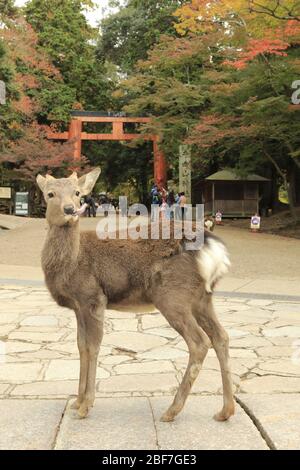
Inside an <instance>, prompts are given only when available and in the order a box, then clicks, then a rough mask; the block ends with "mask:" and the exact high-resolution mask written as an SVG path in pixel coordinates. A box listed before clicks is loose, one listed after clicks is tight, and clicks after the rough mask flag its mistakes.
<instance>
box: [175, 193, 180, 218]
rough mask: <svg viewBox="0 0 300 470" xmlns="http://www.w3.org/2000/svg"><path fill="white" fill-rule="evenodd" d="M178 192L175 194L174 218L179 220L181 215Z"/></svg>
mask: <svg viewBox="0 0 300 470" xmlns="http://www.w3.org/2000/svg"><path fill="white" fill-rule="evenodd" d="M180 194H181V193H177V194H176V196H175V219H176V220H180V216H181V213H180V205H179V201H180Z"/></svg>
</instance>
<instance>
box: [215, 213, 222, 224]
mask: <svg viewBox="0 0 300 470" xmlns="http://www.w3.org/2000/svg"><path fill="white" fill-rule="evenodd" d="M215 220H216V224H217V225H220V224H221V223H222V212H220V211H218V212H216V215H215Z"/></svg>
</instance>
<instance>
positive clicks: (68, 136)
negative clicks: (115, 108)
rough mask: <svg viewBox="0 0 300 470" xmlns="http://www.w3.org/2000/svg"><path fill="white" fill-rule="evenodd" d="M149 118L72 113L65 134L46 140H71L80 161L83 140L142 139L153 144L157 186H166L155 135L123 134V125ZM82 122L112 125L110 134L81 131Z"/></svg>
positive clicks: (84, 112)
mask: <svg viewBox="0 0 300 470" xmlns="http://www.w3.org/2000/svg"><path fill="white" fill-rule="evenodd" d="M150 121H151V118H148V117H123V116H109V115H107V116H103V115H101V114H100V113H96V112H88V111H73V112H72V119H71V122H70V126H69V130H68V131H67V132H49V133H48V138H49V139H53V140H73V141H74V158H75V159H80V157H81V146H82V141H83V140H116V141H124V140H134V139H137V138H142V139H144V140H149V141H152V142H153V154H154V180H155V183H156V184H157V185H158V186H163V187H165V186H166V179H167V176H166V162H165V157H164V154H163V152H162V151H161V150H160V148H159V146H158V140H159V138H158V136H157V135H145V134H129V133H125V132H124V124H125V123H128V122H130V123H147V122H150ZM84 122H102V123H112V133H110V134H98V133H95V134H94V133H87V132H83V131H82V125H83V123H84Z"/></svg>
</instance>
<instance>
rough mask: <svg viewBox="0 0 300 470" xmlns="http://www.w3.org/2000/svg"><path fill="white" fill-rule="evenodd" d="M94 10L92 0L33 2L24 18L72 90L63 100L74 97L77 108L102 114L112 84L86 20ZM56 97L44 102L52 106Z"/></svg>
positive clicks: (108, 102)
mask: <svg viewBox="0 0 300 470" xmlns="http://www.w3.org/2000/svg"><path fill="white" fill-rule="evenodd" d="M92 6H93V2H92V1H89V0H86V1H80V0H65V1H63V2H62V1H61V0H43V1H40V0H30V1H29V2H28V3H27V5H26V8H25V16H26V19H27V21H28V22H29V23H30V25H31V26H32V28H33V29H34V31H35V32H36V34H37V37H38V44H37V46H38V48H40V49H42V50H43V51H44V52H45V53H47V55H48V56H49V57H50V59H51V61H52V63H53V65H54V66H55V67H56V68H57V69H58V70H59V71H60V73H61V76H62V78H63V82H64V85H65V87H69V90H67V88H65V89H64V90H62V92H63V93H60V96H62V95H69V96H71V95H72V93H73V94H74V101H75V103H76V104H75V105H76V107H77V108H78V107H81V108H88V109H96V110H97V109H98V110H102V109H106V108H107V107H109V106H110V98H109V90H110V89H111V86H112V84H111V83H109V82H108V81H107V80H106V76H105V73H106V71H105V68H104V66H103V64H101V63H100V62H99V61H98V60H96V55H95V50H96V46H95V41H96V31H95V30H93V28H92V27H91V26H89V24H88V23H87V20H86V18H85V16H84V9H85V8H87V7H92ZM47 91H48V90H47ZM53 96H54V93H50V94H48V96H45V97H44V99H45V100H46V101H47V102H48V103H49V102H51V99H52V97H53ZM70 108H71V106H70ZM60 114H61V113H58V116H57V117H58V119H61V115H60Z"/></svg>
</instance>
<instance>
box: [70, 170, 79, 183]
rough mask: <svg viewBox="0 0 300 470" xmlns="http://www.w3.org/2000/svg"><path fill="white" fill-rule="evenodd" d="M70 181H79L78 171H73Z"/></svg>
mask: <svg viewBox="0 0 300 470" xmlns="http://www.w3.org/2000/svg"><path fill="white" fill-rule="evenodd" d="M69 179H71V180H75V181H77V179H78V178H77V173H76V171H73V173H72V174H71V175H70V176H69Z"/></svg>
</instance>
